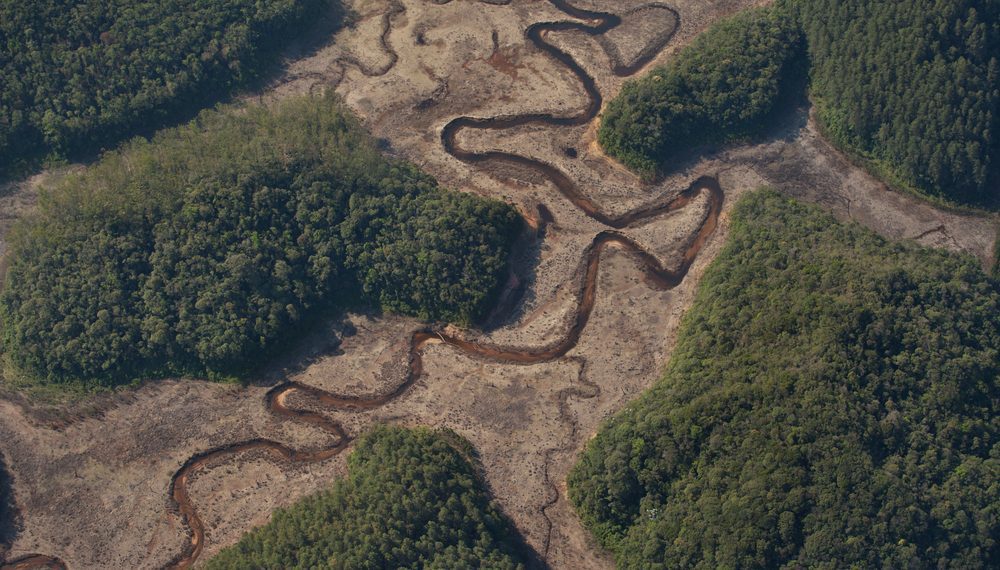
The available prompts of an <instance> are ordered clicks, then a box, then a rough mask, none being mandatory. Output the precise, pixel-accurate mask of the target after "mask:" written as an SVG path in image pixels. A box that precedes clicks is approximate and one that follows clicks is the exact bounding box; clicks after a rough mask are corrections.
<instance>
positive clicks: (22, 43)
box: [0, 0, 335, 175]
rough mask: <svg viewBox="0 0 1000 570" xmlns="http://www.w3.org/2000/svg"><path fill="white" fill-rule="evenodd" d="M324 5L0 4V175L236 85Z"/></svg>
mask: <svg viewBox="0 0 1000 570" xmlns="http://www.w3.org/2000/svg"><path fill="white" fill-rule="evenodd" d="M332 1H335V0H211V1H209V0H156V1H148V0H145V1H139V2H137V1H135V0H102V1H97V0H88V1H85V2H79V1H69V0H33V1H31V2H24V1H23V0H0V175H3V174H4V173H5V171H7V170H9V169H10V168H11V167H12V166H15V163H16V162H17V161H18V160H19V159H24V158H25V157H27V156H29V155H32V154H38V153H45V152H54V153H57V154H67V153H74V152H79V151H84V152H86V151H93V150H96V149H98V148H100V146H101V145H107V144H111V143H113V142H115V141H117V140H119V139H121V138H122V137H123V136H125V135H127V134H128V133H131V132H135V130H136V129H141V128H148V127H152V126H156V125H158V124H161V123H162V121H163V120H164V118H165V117H167V116H168V115H170V114H172V113H175V112H178V111H180V110H183V109H185V108H189V107H191V106H192V105H194V106H196V107H197V106H200V105H201V104H203V103H204V102H206V101H210V100H212V99H213V98H218V97H219V96H221V95H223V94H225V93H227V92H228V91H229V90H230V89H231V88H232V87H234V86H237V85H241V84H245V83H246V82H247V81H249V80H252V79H254V78H255V77H256V74H257V72H258V70H259V68H260V66H261V64H262V63H263V62H264V60H265V59H266V58H267V57H268V56H272V55H273V53H274V52H275V51H276V48H277V47H279V45H280V44H281V43H282V41H284V40H285V39H287V38H288V37H289V32H290V31H292V30H294V29H296V28H299V27H302V26H303V25H304V24H306V22H307V21H308V20H309V19H310V18H311V17H312V16H314V15H315V14H316V13H317V12H318V11H319V10H320V9H321V8H323V7H327V6H330V3H331V2H332Z"/></svg>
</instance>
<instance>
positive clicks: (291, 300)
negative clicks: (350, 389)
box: [0, 96, 520, 386]
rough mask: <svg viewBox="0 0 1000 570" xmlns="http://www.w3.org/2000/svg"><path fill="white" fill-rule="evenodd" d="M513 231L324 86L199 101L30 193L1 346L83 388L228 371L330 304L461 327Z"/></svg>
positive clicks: (473, 313)
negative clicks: (412, 160) (171, 121)
mask: <svg viewBox="0 0 1000 570" xmlns="http://www.w3.org/2000/svg"><path fill="white" fill-rule="evenodd" d="M519 228H520V217H519V216H518V215H517V213H516V211H515V210H514V209H513V207H511V206H510V205H508V204H504V203H501V202H497V201H493V200H487V199H484V198H480V197H476V196H473V195H470V194H464V193H453V192H449V191H446V190H444V189H442V188H440V187H438V186H437V184H436V182H435V181H434V180H433V179H432V178H431V177H429V176H427V175H426V174H423V173H421V172H420V171H419V170H417V169H416V168H415V167H414V166H413V165H411V164H408V163H406V162H403V161H400V160H392V159H387V158H386V157H385V156H383V155H382V154H381V153H380V152H379V150H378V148H377V146H376V143H375V142H374V141H373V140H372V139H371V137H370V136H369V135H368V134H367V133H366V132H364V130H363V129H362V127H361V126H360V125H359V123H358V122H357V120H356V119H355V118H353V117H352V116H351V115H350V114H349V113H348V112H347V111H345V110H344V109H343V108H342V107H341V105H340V104H339V103H338V101H337V100H336V99H335V97H333V96H325V97H302V98H298V99H291V100H288V101H285V102H282V103H280V104H277V105H276V106H274V107H273V108H266V107H262V106H249V107H245V108H224V109H221V110H213V111H206V112H203V113H202V114H201V115H199V117H198V118H197V119H196V120H195V121H193V122H192V123H190V124H188V125H184V126H181V127H178V128H173V129H168V130H165V131H162V132H160V133H159V134H157V135H156V136H155V137H154V138H153V139H152V140H151V141H146V140H142V139H138V140H135V141H132V142H130V143H129V144H127V145H125V146H124V147H123V149H122V150H121V151H118V152H114V153H110V154H107V155H105V156H104V157H103V158H102V159H101V160H100V161H99V162H97V163H96V164H94V165H92V166H91V167H89V168H87V169H86V170H85V171H83V172H82V173H80V174H77V175H72V176H70V177H69V178H68V179H67V180H66V181H64V182H62V183H61V184H59V185H58V186H56V187H53V188H49V189H46V190H44V191H43V192H42V194H41V196H40V198H39V207H38V212H37V213H35V214H33V215H30V216H28V217H26V218H25V219H24V220H23V221H21V222H19V223H18V224H17V226H16V227H15V228H14V229H13V231H12V232H11V236H10V257H9V258H10V265H9V268H8V271H7V275H6V286H5V288H4V290H3V292H2V293H0V316H2V318H3V339H4V349H5V351H6V353H7V355H8V357H9V361H10V362H12V363H13V365H14V366H15V368H16V369H18V370H20V371H22V372H24V373H25V374H26V375H28V376H29V377H34V378H38V379H40V380H42V381H44V382H49V383H65V382H75V381H80V380H82V381H83V382H84V383H85V384H86V385H89V386H97V385H114V384H119V383H122V382H127V381H130V380H132V379H136V378H144V377H151V376H162V375H168V374H185V373H186V374H197V375H203V374H208V375H210V376H230V375H239V374H241V373H243V372H244V371H246V370H247V369H248V368H249V367H252V366H253V365H255V364H258V363H259V362H260V361H261V359H262V358H264V357H266V356H267V355H268V354H269V353H271V352H273V350H274V349H275V348H276V347H278V346H279V345H280V343H281V342H282V341H283V340H285V339H287V337H288V336H289V335H290V334H292V333H293V332H294V331H296V330H297V329H299V328H301V327H302V326H303V325H304V324H308V323H309V318H310V316H314V315H317V314H319V313H321V312H322V311H325V310H327V309H330V308H344V307H348V306H356V305H358V304H369V305H375V306H379V307H382V308H383V309H384V310H387V311H393V312H398V313H402V314H407V315H414V316H417V317H420V318H423V319H427V320H446V321H453V322H456V323H459V324H463V325H468V324H470V323H472V322H474V321H475V320H476V319H477V318H479V317H480V316H481V315H482V314H484V311H485V310H486V309H487V308H488V307H489V304H490V303H491V301H492V299H493V296H494V295H495V293H496V292H497V289H498V287H499V286H500V285H501V284H502V282H503V279H504V277H505V274H506V264H507V256H508V253H509V249H510V247H511V245H512V243H513V240H514V239H515V237H516V235H517V233H518V232H519Z"/></svg>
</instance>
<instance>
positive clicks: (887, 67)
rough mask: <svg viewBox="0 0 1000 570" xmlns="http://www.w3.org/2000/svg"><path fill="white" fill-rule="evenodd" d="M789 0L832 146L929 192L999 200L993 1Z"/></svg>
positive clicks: (999, 50) (998, 40) (997, 34)
mask: <svg viewBox="0 0 1000 570" xmlns="http://www.w3.org/2000/svg"><path fill="white" fill-rule="evenodd" d="M787 3H788V5H789V7H790V8H791V10H792V12H793V13H794V15H795V19H796V20H797V21H798V22H800V23H801V25H802V29H803V31H804V33H805V35H806V37H807V38H808V45H809V58H810V60H811V61H812V94H813V97H814V99H815V101H816V102H817V105H816V110H817V114H818V116H819V119H820V120H821V122H822V123H823V126H824V127H825V131H826V133H827V134H828V135H830V136H831V138H833V139H834V141H835V142H836V143H838V144H840V145H842V146H844V147H846V148H848V149H850V150H852V151H853V152H855V153H857V154H861V155H863V156H865V157H868V158H871V159H873V160H874V161H876V162H878V163H879V166H881V167H883V168H884V170H886V171H887V172H889V173H891V175H892V176H893V177H895V178H899V179H900V180H901V181H903V182H904V183H905V184H908V185H913V186H915V187H917V188H919V189H921V190H923V191H925V192H927V193H930V194H934V195H937V196H943V197H946V198H949V199H952V200H960V201H964V202H972V203H986V204H996V203H997V201H998V200H1000V195H998V191H997V183H998V182H1000V177H998V172H1000V170H998V169H1000V2H995V1H987V2H984V1H982V0H948V1H941V0H913V1H909V2H881V1H879V0H789V1H788V2H787Z"/></svg>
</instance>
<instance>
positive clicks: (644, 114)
mask: <svg viewBox="0 0 1000 570" xmlns="http://www.w3.org/2000/svg"><path fill="white" fill-rule="evenodd" d="M783 14H784V13H783V12H782V11H778V10H774V9H770V8H765V9H756V10H750V11H747V12H743V13H741V14H738V15H736V16H734V17H732V18H729V19H726V20H723V21H722V22H720V23H718V24H716V25H715V26H712V27H711V28H709V29H708V31H706V32H705V33H703V34H701V35H700V36H699V37H697V38H696V39H695V40H694V42H692V43H691V45H690V46H688V47H686V48H685V49H683V50H682V51H681V52H680V53H679V54H678V55H677V57H675V58H673V59H672V60H671V61H670V63H668V64H667V65H665V66H662V67H658V68H656V69H654V70H653V71H652V72H651V73H650V74H649V75H648V76H646V77H643V78H641V79H639V80H636V81H631V82H629V83H626V84H625V87H624V88H623V89H622V92H621V93H620V94H619V95H618V97H616V98H615V99H613V100H612V101H611V102H610V103H609V104H608V106H607V108H606V109H605V110H604V113H603V115H602V118H601V128H600V130H599V132H598V139H599V141H600V143H601V145H602V146H603V147H604V149H605V150H606V151H607V152H608V153H609V154H611V155H612V156H615V157H617V158H618V159H619V160H621V161H622V162H624V163H625V164H626V165H628V166H629V167H631V168H634V169H636V170H638V171H640V172H642V173H643V174H646V175H652V173H653V172H654V171H655V170H656V167H657V166H658V165H659V164H660V163H661V162H663V161H664V160H665V159H667V158H669V157H672V156H674V155H675V154H676V153H677V152H678V151H681V150H684V149H687V148H691V146H693V145H695V144H699V143H705V142H712V141H720V140H725V139H728V138H733V137H739V136H746V135H748V134H750V133H752V131H753V130H755V129H759V128H761V127H763V126H765V123H766V121H765V119H766V118H767V117H768V115H769V113H770V112H771V111H772V109H773V108H774V105H775V102H776V101H778V99H779V97H780V96H781V95H782V94H783V91H786V90H787V87H788V86H789V85H790V84H792V83H794V82H793V81H792V78H793V76H794V75H795V71H796V70H797V69H798V68H799V67H801V66H796V65H795V64H796V63H797V59H796V56H797V55H798V54H800V53H801V48H800V43H801V42H800V38H799V32H798V30H797V27H796V26H795V25H793V23H792V22H791V21H790V20H789V19H788V18H787V17H786V16H784V15H783Z"/></svg>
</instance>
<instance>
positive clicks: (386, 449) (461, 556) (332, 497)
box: [206, 427, 525, 570]
mask: <svg viewBox="0 0 1000 570" xmlns="http://www.w3.org/2000/svg"><path fill="white" fill-rule="evenodd" d="M470 451H471V446H469V444H468V443H467V442H465V441H464V440H462V439H461V438H459V436H457V435H455V434H454V433H452V432H444V431H431V430H429V429H426V428H418V429H412V430H410V429H403V428H397V427H378V428H376V429H375V430H373V431H372V432H370V433H369V434H367V435H365V436H363V437H362V438H361V439H359V440H358V442H357V444H356V445H355V449H354V451H353V452H352V453H351V455H350V457H349V458H348V460H347V462H348V469H349V474H348V476H347V477H346V478H345V479H342V480H339V481H337V482H336V483H334V484H333V486H332V488H330V489H329V490H327V491H324V492H321V493H319V494H318V495H315V496H312V497H308V498H306V499H303V500H301V501H299V502H298V503H296V504H295V505H293V506H291V507H289V508H287V509H282V510H278V511H277V512H275V514H274V517H273V518H272V520H271V522H270V523H268V524H267V525H265V526H263V527H261V528H258V529H255V530H253V531H251V532H250V533H248V534H247V535H245V536H244V537H243V539H242V540H240V542H239V543H237V544H236V545H234V546H232V547H229V548H227V549H225V550H223V551H222V552H221V553H219V555H218V556H216V557H215V558H213V559H212V560H210V561H209V562H208V564H206V568H209V569H211V570H223V569H228V568H232V569H237V568H240V569H241V568H261V569H272V568H273V569H289V570H291V569H299V568H301V569H306V568H309V569H313V568H317V569H318V568H330V569H339V568H343V569H350V570H365V569H371V570H376V569H380V568H414V569H417V568H427V569H440V570H450V569H453V568H483V569H487V568H488V569H490V570H504V569H511V570H513V569H517V568H524V562H525V561H524V559H523V558H522V556H523V550H522V548H523V547H521V546H520V544H519V539H518V537H517V536H516V531H515V529H514V527H513V525H512V524H511V523H510V521H509V520H508V519H507V518H506V517H505V516H504V515H503V513H502V512H501V511H500V509H499V508H498V507H497V506H496V505H495V504H494V503H493V501H492V500H491V499H490V497H489V494H488V493H487V492H486V489H485V486H484V484H483V482H482V480H481V478H480V476H479V475H478V474H477V473H476V471H475V469H474V467H473V466H472V465H471V464H470V462H469V459H468V458H467V456H468V455H469V454H470Z"/></svg>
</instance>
